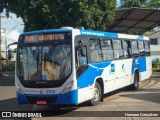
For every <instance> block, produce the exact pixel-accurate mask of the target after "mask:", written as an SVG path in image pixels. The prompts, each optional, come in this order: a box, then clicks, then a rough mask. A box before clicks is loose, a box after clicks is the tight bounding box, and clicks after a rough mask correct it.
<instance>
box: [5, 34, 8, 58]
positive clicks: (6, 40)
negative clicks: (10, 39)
mask: <svg viewBox="0 0 160 120" xmlns="http://www.w3.org/2000/svg"><path fill="white" fill-rule="evenodd" d="M5 47H6V58H7V56H8V55H7V52H8V45H7V39H6V37H5Z"/></svg>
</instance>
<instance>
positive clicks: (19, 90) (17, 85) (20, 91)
mask: <svg viewBox="0 0 160 120" xmlns="http://www.w3.org/2000/svg"><path fill="white" fill-rule="evenodd" d="M15 85H16V88H17V92H19V93H21V94H24V92H23V90H22V88H21V87H20V86H19V84H17V83H15Z"/></svg>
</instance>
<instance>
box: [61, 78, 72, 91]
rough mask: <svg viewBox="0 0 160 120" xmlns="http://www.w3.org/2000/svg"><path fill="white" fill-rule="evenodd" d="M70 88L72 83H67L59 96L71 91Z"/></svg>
mask: <svg viewBox="0 0 160 120" xmlns="http://www.w3.org/2000/svg"><path fill="white" fill-rule="evenodd" d="M72 86H73V81H71V82H69V83H68V84H67V85H66V87H65V88H64V89H63V90H62V92H61V94H64V93H66V92H69V91H70V90H71V88H72Z"/></svg>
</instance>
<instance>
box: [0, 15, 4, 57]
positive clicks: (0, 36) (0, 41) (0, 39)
mask: <svg viewBox="0 0 160 120" xmlns="http://www.w3.org/2000/svg"><path fill="white" fill-rule="evenodd" d="M4 17H5V16H1V15H0V59H2V53H1V43H2V30H3V29H4V28H2V27H1V18H4ZM4 32H5V29H4Z"/></svg>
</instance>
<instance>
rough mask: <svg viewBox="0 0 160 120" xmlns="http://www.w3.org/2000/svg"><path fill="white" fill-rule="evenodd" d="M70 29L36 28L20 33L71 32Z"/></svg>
mask: <svg viewBox="0 0 160 120" xmlns="http://www.w3.org/2000/svg"><path fill="white" fill-rule="evenodd" d="M71 31H72V29H48V30H37V31H30V32H24V33H22V35H26V34H40V33H48V32H71Z"/></svg>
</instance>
